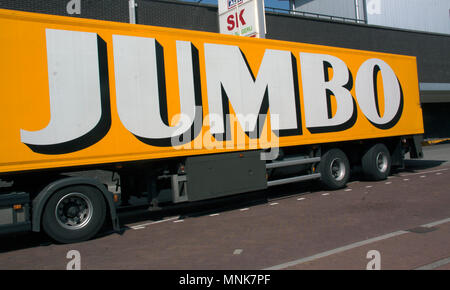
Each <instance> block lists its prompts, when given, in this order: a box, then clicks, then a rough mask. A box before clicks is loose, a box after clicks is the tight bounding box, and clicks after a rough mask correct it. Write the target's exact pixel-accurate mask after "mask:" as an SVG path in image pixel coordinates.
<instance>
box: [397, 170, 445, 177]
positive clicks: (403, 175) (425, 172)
mask: <svg viewBox="0 0 450 290" xmlns="http://www.w3.org/2000/svg"><path fill="white" fill-rule="evenodd" d="M447 170H448V168H442V169H436V170H430V171H423V172H416V173H408V174H402V175H400V177H406V176H411V175H419V174H427V173H435V172H441V171H447Z"/></svg>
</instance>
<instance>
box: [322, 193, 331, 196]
mask: <svg viewBox="0 0 450 290" xmlns="http://www.w3.org/2000/svg"><path fill="white" fill-rule="evenodd" d="M322 195H324V196H326V195H330V194H329V193H328V192H327V193H322Z"/></svg>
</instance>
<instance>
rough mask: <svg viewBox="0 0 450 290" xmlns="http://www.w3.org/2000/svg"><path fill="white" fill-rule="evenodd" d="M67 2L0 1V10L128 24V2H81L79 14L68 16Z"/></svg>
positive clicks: (123, 0) (113, 0) (103, 0)
mask: <svg viewBox="0 0 450 290" xmlns="http://www.w3.org/2000/svg"><path fill="white" fill-rule="evenodd" d="M69 2H70V1H69V0H0V8H4V9H13V10H20V11H28V12H38V13H46V14H54V15H63V16H72V17H82V18H92V19H101V20H110V21H117V22H128V21H129V16H128V0H81V2H80V3H81V14H80V15H77V14H73V15H68V14H67V9H66V6H67V4H68V3H69Z"/></svg>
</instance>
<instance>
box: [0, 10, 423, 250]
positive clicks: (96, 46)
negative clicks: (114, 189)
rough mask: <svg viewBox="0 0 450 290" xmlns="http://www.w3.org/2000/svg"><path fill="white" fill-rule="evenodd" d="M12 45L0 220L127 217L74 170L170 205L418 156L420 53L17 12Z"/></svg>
mask: <svg viewBox="0 0 450 290" xmlns="http://www.w3.org/2000/svg"><path fill="white" fill-rule="evenodd" d="M0 43H1V46H0V63H1V64H2V65H1V68H0V134H1V135H0V136H1V141H0V178H1V179H2V180H3V181H9V182H10V184H9V186H4V187H2V188H0V189H1V192H0V232H13V231H19V230H33V231H41V230H44V231H45V232H46V233H47V234H48V235H49V236H50V237H52V238H53V239H55V240H57V241H59V242H75V241H81V240H86V239H89V238H91V237H92V236H94V235H95V234H96V233H97V232H98V230H99V229H100V228H101V226H102V225H103V223H104V222H105V219H106V217H107V216H110V218H111V219H112V221H113V226H114V228H115V229H118V227H119V224H118V219H117V215H116V201H117V199H116V200H115V196H114V195H113V194H112V193H111V192H109V191H108V188H107V187H106V186H105V185H104V184H103V183H102V182H100V181H98V180H96V179H93V178H88V177H68V176H66V175H64V174H65V173H68V172H71V171H83V170H91V169H104V170H110V171H112V172H115V173H118V174H119V176H120V189H121V190H120V192H121V195H122V201H126V200H127V199H128V197H129V196H130V195H133V194H142V193H144V194H146V195H147V196H148V199H149V201H151V204H152V205H153V206H156V205H158V206H160V205H167V204H174V203H179V202H190V201H199V200H204V199H211V198H217V197H223V196H227V195H234V194H238V193H242V192H248V191H255V190H262V189H265V188H267V187H269V186H274V185H279V184H284V183H291V182H299V181H303V180H311V179H318V180H320V181H321V182H322V184H323V185H324V186H326V187H328V188H331V189H337V188H341V187H344V186H345V184H346V183H347V181H348V179H349V176H350V170H351V168H352V167H353V166H360V167H361V168H362V171H363V172H364V174H365V176H366V178H369V179H372V180H381V179H385V178H387V176H388V174H389V172H390V169H391V167H392V166H402V164H403V158H404V154H405V153H406V152H409V153H410V155H411V157H413V158H420V157H421V156H422V152H421V146H420V138H421V134H423V120H422V110H421V107H420V100H419V85H418V77H417V65H416V59H415V58H414V57H411V56H401V55H393V54H386V53H377V52H369V51H360V50H351V49H343V48H335V47H327V46H319V45H311V44H302V43H293V42H286V41H276V40H268V39H253V38H244V37H237V36H226V35H220V34H216V33H205V32H196V31H188V30H180V29H169V28H161V27H152V26H144V25H131V24H123V23H114V22H106V21H98V20H88V19H78V18H70V17H61V16H51V15H42V14H36V13H25V12H17V11H9V10H0ZM287 172H288V173H287ZM280 173H284V174H280ZM11 181H12V182H11ZM116 197H117V196H116ZM108 218H109V217H108Z"/></svg>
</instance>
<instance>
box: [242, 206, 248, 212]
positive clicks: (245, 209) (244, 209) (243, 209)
mask: <svg viewBox="0 0 450 290" xmlns="http://www.w3.org/2000/svg"><path fill="white" fill-rule="evenodd" d="M247 210H249V208H248V207H246V208H241V209H240V211H247Z"/></svg>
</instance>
